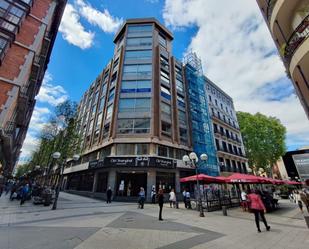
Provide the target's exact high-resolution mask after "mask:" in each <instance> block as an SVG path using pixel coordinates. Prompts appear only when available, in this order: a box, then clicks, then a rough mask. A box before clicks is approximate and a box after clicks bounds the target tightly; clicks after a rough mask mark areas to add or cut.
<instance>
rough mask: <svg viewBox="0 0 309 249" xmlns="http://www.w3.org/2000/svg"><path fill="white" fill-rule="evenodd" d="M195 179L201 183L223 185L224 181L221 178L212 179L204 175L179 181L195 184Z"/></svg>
mask: <svg viewBox="0 0 309 249" xmlns="http://www.w3.org/2000/svg"><path fill="white" fill-rule="evenodd" d="M197 179H198V180H199V181H201V182H203V183H225V179H223V178H222V177H214V176H209V175H205V174H198V175H193V176H188V177H184V178H181V179H180V182H195V181H196V180H197Z"/></svg>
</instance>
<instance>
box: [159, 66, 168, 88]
mask: <svg viewBox="0 0 309 249" xmlns="http://www.w3.org/2000/svg"><path fill="white" fill-rule="evenodd" d="M160 79H161V80H162V81H163V82H164V83H165V84H168V85H169V84H170V77H169V75H168V74H167V73H166V72H164V71H162V70H161V73H160Z"/></svg>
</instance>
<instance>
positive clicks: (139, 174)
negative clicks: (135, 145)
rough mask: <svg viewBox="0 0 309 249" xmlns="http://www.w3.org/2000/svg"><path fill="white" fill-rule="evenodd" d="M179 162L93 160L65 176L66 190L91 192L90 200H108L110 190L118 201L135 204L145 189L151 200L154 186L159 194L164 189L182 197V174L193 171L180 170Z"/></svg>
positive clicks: (158, 158) (129, 159)
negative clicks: (80, 170) (81, 169)
mask: <svg viewBox="0 0 309 249" xmlns="http://www.w3.org/2000/svg"><path fill="white" fill-rule="evenodd" d="M178 162H179V161H177V160H173V159H169V158H162V157H134V156H132V157H120V156H119V157H106V158H105V159H104V160H93V161H91V162H89V164H88V167H87V169H85V168H83V169H84V171H82V172H75V170H73V171H74V172H73V173H70V174H67V175H66V177H65V178H66V179H67V184H66V190H69V191H70V190H74V191H89V192H91V193H90V194H89V195H91V196H94V197H102V198H105V192H106V190H107V189H108V187H111V189H112V191H113V196H114V199H115V200H117V199H118V200H122V199H125V200H130V198H132V200H134V199H136V197H137V196H138V193H139V191H140V188H141V187H143V188H144V189H145V192H146V198H147V200H150V198H151V197H150V196H151V189H152V187H153V186H155V188H156V190H157V191H158V189H160V188H161V189H163V191H164V192H165V193H169V192H170V191H171V190H172V189H174V190H175V191H176V192H177V193H180V184H179V177H180V174H181V175H183V174H192V173H193V171H192V169H190V168H183V167H181V165H180V166H179V165H178ZM77 166H78V165H77ZM178 166H179V167H178ZM72 167H73V168H74V167H76V166H72ZM70 171H71V172H72V170H70ZM68 172H69V170H68ZM185 172H186V173H185ZM65 173H66V172H65Z"/></svg>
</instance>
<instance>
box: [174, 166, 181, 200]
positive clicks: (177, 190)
mask: <svg viewBox="0 0 309 249" xmlns="http://www.w3.org/2000/svg"><path fill="white" fill-rule="evenodd" d="M180 191H181V190H180V172H179V170H178V169H176V173H175V193H176V194H178V193H180Z"/></svg>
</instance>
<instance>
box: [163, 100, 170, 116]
mask: <svg viewBox="0 0 309 249" xmlns="http://www.w3.org/2000/svg"><path fill="white" fill-rule="evenodd" d="M161 111H162V112H163V113H164V114H167V115H171V106H170V105H169V104H166V103H164V102H161Z"/></svg>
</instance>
